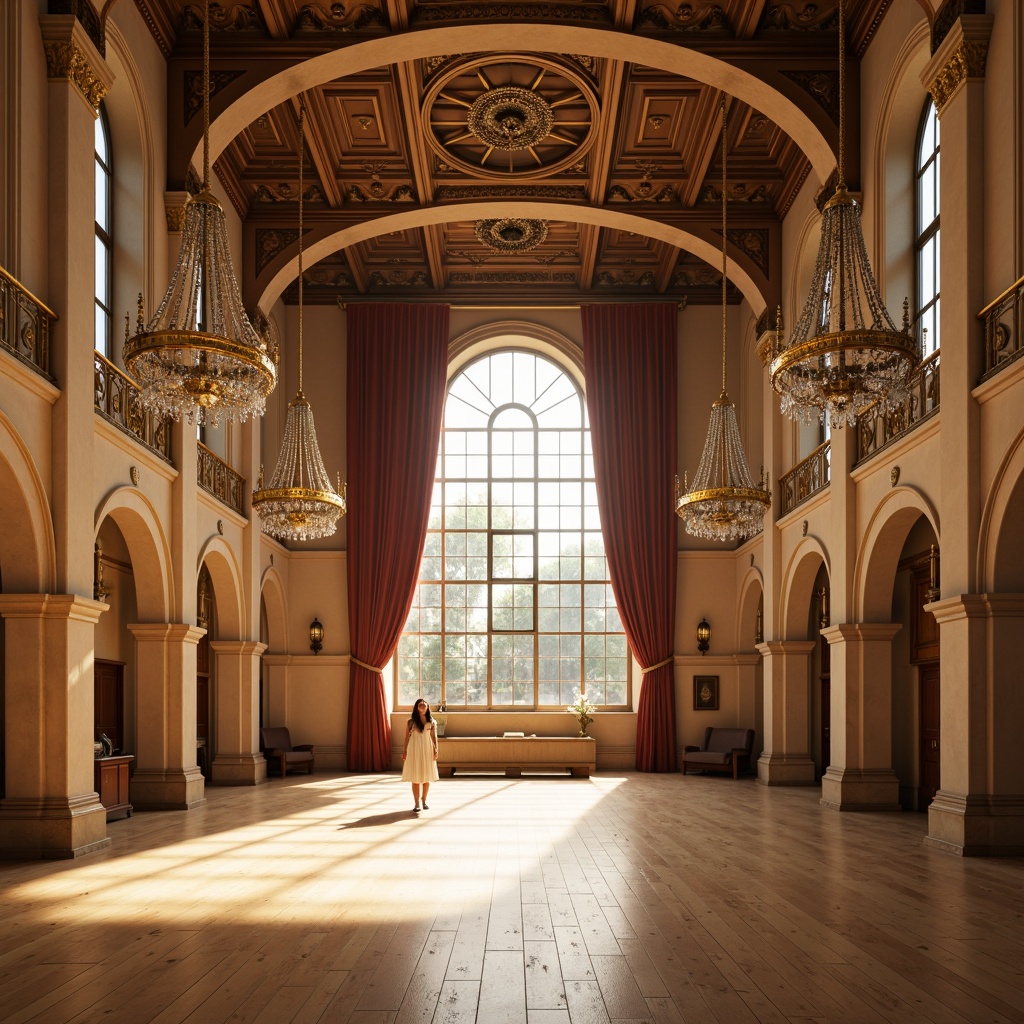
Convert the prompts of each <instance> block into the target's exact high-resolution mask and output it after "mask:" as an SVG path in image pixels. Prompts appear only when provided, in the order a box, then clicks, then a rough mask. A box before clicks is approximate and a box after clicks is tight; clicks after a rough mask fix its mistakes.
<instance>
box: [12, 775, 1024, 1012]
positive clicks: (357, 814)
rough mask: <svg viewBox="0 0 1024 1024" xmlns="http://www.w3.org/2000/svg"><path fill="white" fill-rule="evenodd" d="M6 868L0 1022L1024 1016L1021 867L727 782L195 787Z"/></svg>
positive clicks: (353, 779) (913, 822)
mask: <svg viewBox="0 0 1024 1024" xmlns="http://www.w3.org/2000/svg"><path fill="white" fill-rule="evenodd" d="M208 796H209V802H208V804H207V806H206V807H205V808H202V809H199V810H195V811H191V812H163V813H151V814H136V815H135V816H134V817H132V818H131V819H128V820H125V821H120V822H113V823H111V825H110V826H109V830H110V835H111V838H112V840H113V843H112V847H111V849H110V850H109V851H107V852H105V853H102V854H99V855H94V856H92V857H87V858H83V859H81V860H78V861H73V862H62V863H49V864H38V863H36V864H14V865H11V864H7V865H0V882H2V903H0V907H2V914H0V918H2V919H0V1020H2V1021H5V1022H11V1024H14V1022H28V1021H33V1022H37V1024H44V1022H45V1024H64V1022H72V1021H73V1022H76V1024H84V1022H100V1021H102V1022H104V1024H149V1022H153V1024H172V1022H183V1021H187V1022H188V1024H220V1022H232V1024H235V1022H253V1024H316V1022H324V1024H326V1022H331V1024H344V1022H352V1024H383V1022H388V1024H390V1022H396V1024H406V1022H422V1024H427V1022H434V1024H469V1022H474V1021H475V1022H480V1024H563V1022H572V1024H592V1022H593V1024H597V1022H601V1021H618V1022H623V1024H625V1022H636V1021H650V1022H656V1024H672V1022H680V1021H686V1022H693V1024H696V1022H701V1024H710V1022H723V1024H745V1022H754V1021H774V1022H795V1021H801V1022H812V1021H836V1022H838V1021H842V1022H849V1024H873V1022H883V1021H884V1022H891V1024H918V1022H920V1024H925V1022H935V1024H981V1022H1009V1021H1024V860H1019V859H1017V860H979V859H974V860H964V859H960V858H957V857H953V856H950V855H948V854H942V853H937V852H933V851H931V850H929V849H926V848H925V846H924V845H923V843H922V839H923V837H924V833H925V824H926V823H925V818H924V816H923V815H917V814H889V815H883V814H863V815H860V814H857V815H855V814H838V813H835V812H832V811H824V810H822V809H821V808H820V807H819V806H818V803H817V800H818V791H817V790H793V789H768V788H765V787H763V786H758V785H756V784H755V783H754V782H753V781H752V780H749V779H741V780H739V781H735V782H734V781H733V780H732V779H730V778H727V777H724V776H716V777H704V776H693V775H691V776H687V777H685V778H684V777H682V776H681V775H671V776H650V775H641V774H634V773H624V774H611V773H605V774H601V775H598V776H596V777H594V778H591V779H589V780H583V779H538V778H527V779H522V780H512V779H505V778H501V777H489V778H488V777H478V778H472V777H466V778H455V779H452V780H443V781H442V782H440V783H436V784H435V785H434V787H433V788H432V791H431V793H430V799H429V803H430V810H429V811H426V812H424V813H423V814H421V815H419V816H418V817H417V816H415V815H413V814H412V813H411V811H410V810H409V809H410V808H411V806H412V801H411V799H410V796H409V787H408V786H407V785H405V784H403V783H401V782H400V781H399V780H398V778H397V777H396V776H386V775H382V776H338V777H335V776H327V775H316V776H313V777H311V778H308V777H306V776H295V777H289V778H288V779H287V780H280V779H275V780H272V781H271V782H269V783H268V784H267V785H265V786H260V787H256V788H253V789H211V790H209V792H208Z"/></svg>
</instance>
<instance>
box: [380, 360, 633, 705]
mask: <svg viewBox="0 0 1024 1024" xmlns="http://www.w3.org/2000/svg"><path fill="white" fill-rule="evenodd" d="M629 671H630V668H629V654H628V648H627V646H626V638H625V634H624V633H623V631H622V623H621V621H620V619H619V614H618V611H617V609H616V607H615V599H614V597H613V596H612V588H611V584H610V582H609V580H608V563H607V559H606V558H605V551H604V541H603V539H602V537H601V527H600V521H599V518H598V509H597V492H596V489H595V487H594V460H593V455H592V450H591V447H590V427H589V424H588V422H587V413H586V405H585V403H584V401H583V396H582V395H581V394H580V392H579V390H578V388H577V386H576V384H575V383H574V382H573V380H572V378H571V377H569V375H568V374H566V373H565V371H564V370H563V369H562V368H561V367H559V366H558V365H556V364H555V363H554V362H552V361H551V360H549V359H547V358H544V357H543V356H539V355H537V354H535V353H533V352H527V351H521V350H517V351H505V352H494V353H491V354H488V355H486V356H484V357H482V358H480V359H478V360H477V361H475V362H473V363H471V364H470V365H469V366H468V367H466V368H465V369H464V370H463V371H462V372H461V373H459V374H458V376H457V377H455V379H454V380H453V381H452V383H451V386H450V388H449V391H448V398H447V400H446V403H445V415H444V425H443V429H442V433H441V447H440V454H439V456H438V468H437V478H436V482H435V485H434V496H433V501H432V504H431V509H430V521H429V525H428V530H427V538H426V547H425V549H424V555H423V562H422V565H421V568H420V580H419V584H418V587H417V593H416V598H415V600H414V602H413V606H412V611H411V612H410V614H409V619H408V621H407V623H406V627H405V632H404V634H403V636H402V639H401V641H400V643H399V647H398V658H397V664H396V672H395V680H396V694H395V699H396V705H397V706H399V707H405V706H409V705H411V704H412V703H413V701H414V700H415V699H416V698H417V697H419V696H424V697H426V699H427V700H428V701H429V702H430V703H431V704H439V703H444V704H445V705H446V706H447V707H448V708H449V709H457V708H467V709H482V708H488V707H501V708H510V707H514V708H534V707H555V706H559V705H561V706H564V705H566V704H568V703H569V702H570V701H571V700H572V699H573V697H574V696H575V694H576V692H577V691H578V690H581V689H582V690H583V691H584V692H585V693H586V695H587V696H588V697H589V699H590V700H591V702H592V703H594V704H600V705H604V706H622V707H625V706H627V705H628V704H629V699H630V695H629Z"/></svg>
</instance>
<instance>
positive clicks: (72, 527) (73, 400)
mask: <svg viewBox="0 0 1024 1024" xmlns="http://www.w3.org/2000/svg"><path fill="white" fill-rule="evenodd" d="M39 26H40V32H41V34H42V39H43V48H44V50H45V53H46V66H47V76H48V80H49V87H48V90H47V124H48V137H47V144H48V151H47V160H46V168H47V183H48V194H47V200H48V202H47V235H46V243H47V247H48V271H49V282H48V289H47V293H46V294H47V299H48V301H49V303H50V305H52V306H53V308H54V309H56V310H57V311H58V312H59V313H60V319H59V320H58V321H57V323H56V324H55V325H54V332H53V345H52V347H51V351H50V370H51V373H52V374H53V375H54V377H55V378H56V380H57V384H58V386H59V387H60V389H61V391H60V397H59V398H58V399H57V401H56V403H55V405H54V408H53V434H52V452H53V461H52V466H53V480H52V486H51V488H50V493H51V495H52V498H51V500H52V502H53V529H54V536H55V538H56V543H57V577H56V589H58V590H62V591H66V592H67V593H77V594H83V595H87V594H92V550H93V541H94V539H95V537H94V532H95V524H94V523H93V517H92V506H91V503H90V502H83V501H81V500H80V496H81V495H85V494H92V492H93V479H94V474H93V433H92V429H91V425H92V420H93V417H94V415H95V414H94V411H93V408H94V402H95V396H94V393H93V388H94V385H93V355H92V353H93V339H94V337H95V324H94V313H93V309H94V301H93V300H94V296H93V289H94V266H93V264H94V262H95V255H94V254H95V248H96V246H95V238H94V228H93V218H92V216H91V215H90V216H82V213H83V211H85V210H92V209H93V207H94V205H95V202H96V199H95V174H96V171H95V165H96V162H95V159H94V154H95V148H96V147H95V120H96V116H97V108H98V106H99V102H100V99H101V98H102V97H103V95H104V94H105V93H106V91H107V89H108V88H109V87H110V85H111V83H112V82H113V75H112V74H111V72H110V70H109V68H108V67H107V65H106V62H105V61H104V60H103V58H102V57H101V56H100V55H99V53H98V52H97V50H96V47H95V46H94V44H93V42H92V40H91V39H90V38H89V37H88V35H87V34H86V32H85V29H84V28H83V27H82V24H81V22H79V21H78V20H77V19H76V18H75V17H74V16H73V15H43V16H41V17H40V19H39ZM85 426H88V427H89V429H84V427H85Z"/></svg>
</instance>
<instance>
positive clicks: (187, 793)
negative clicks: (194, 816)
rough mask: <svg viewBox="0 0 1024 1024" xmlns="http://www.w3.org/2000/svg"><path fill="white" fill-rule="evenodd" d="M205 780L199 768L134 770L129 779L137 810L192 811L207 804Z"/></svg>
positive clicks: (132, 798)
mask: <svg viewBox="0 0 1024 1024" xmlns="http://www.w3.org/2000/svg"><path fill="white" fill-rule="evenodd" d="M205 787H206V780H205V779H204V778H203V774H202V772H200V770H199V767H198V766H196V765H194V766H192V767H191V768H178V769H168V770H165V771H136V772H135V774H134V775H133V776H132V779H131V800H132V806H133V807H134V808H135V810H137V811H191V810H192V809H193V808H195V807H202V806H203V804H205V803H206V792H205Z"/></svg>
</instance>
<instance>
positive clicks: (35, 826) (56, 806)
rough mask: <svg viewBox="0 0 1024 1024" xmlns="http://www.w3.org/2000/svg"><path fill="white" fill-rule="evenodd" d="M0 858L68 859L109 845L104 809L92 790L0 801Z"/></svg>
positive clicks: (82, 855) (11, 798)
mask: <svg viewBox="0 0 1024 1024" xmlns="http://www.w3.org/2000/svg"><path fill="white" fill-rule="evenodd" d="M0 835H2V836H3V839H2V840H0V858H3V859H4V860H70V859H71V858H74V857H84V856H85V855H86V854H89V853H96V852H97V851H98V850H105V849H106V848H107V847H108V846H110V839H109V838H108V837H107V810H106V808H105V807H104V806H103V804H101V803H100V801H99V797H98V796H97V795H96V794H95V793H86V794H83V795H81V796H78V797H71V798H70V799H65V798H53V797H50V798H44V799H41V800H39V799H35V798H26V797H9V798H8V799H6V800H4V801H3V803H2V804H0Z"/></svg>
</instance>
